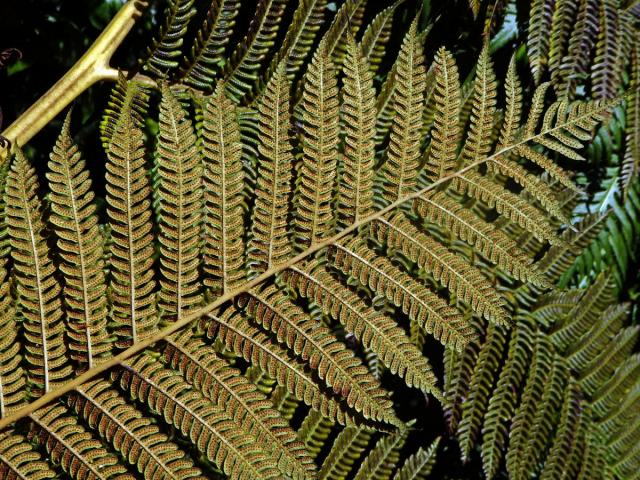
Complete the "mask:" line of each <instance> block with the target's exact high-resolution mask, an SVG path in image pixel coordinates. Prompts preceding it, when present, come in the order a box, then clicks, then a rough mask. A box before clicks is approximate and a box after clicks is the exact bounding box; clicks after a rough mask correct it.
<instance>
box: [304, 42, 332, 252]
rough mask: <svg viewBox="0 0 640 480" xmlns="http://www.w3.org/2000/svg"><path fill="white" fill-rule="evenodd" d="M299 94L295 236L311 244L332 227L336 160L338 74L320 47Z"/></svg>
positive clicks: (324, 235)
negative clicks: (299, 154) (299, 153)
mask: <svg viewBox="0 0 640 480" xmlns="http://www.w3.org/2000/svg"><path fill="white" fill-rule="evenodd" d="M303 89H304V90H303V94H302V104H301V106H302V112H303V113H302V121H303V124H304V127H305V128H304V131H303V133H302V138H301V143H302V152H303V155H302V161H301V164H300V167H299V171H298V177H297V185H296V192H295V195H294V205H295V214H294V236H295V237H296V240H297V242H298V243H299V244H301V245H302V246H309V245H314V244H316V243H318V242H320V241H322V240H323V239H324V238H326V237H328V236H330V235H331V233H332V232H333V230H334V228H335V217H334V206H333V205H332V202H333V197H334V189H335V184H336V169H337V164H338V162H337V157H338V140H339V139H338V134H339V125H338V122H339V111H340V110H339V106H338V81H337V73H336V71H335V68H334V67H333V65H332V63H331V60H330V58H329V56H328V55H327V53H326V51H325V49H324V47H323V45H321V46H320V48H319V49H318V50H316V53H315V55H314V57H313V60H312V61H311V64H310V65H309V68H308V69H307V73H306V75H305V78H304V85H303Z"/></svg>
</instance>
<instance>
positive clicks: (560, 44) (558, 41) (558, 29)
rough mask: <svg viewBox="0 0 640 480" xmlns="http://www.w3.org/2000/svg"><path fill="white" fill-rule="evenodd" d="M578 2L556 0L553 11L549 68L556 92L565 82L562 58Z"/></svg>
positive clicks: (565, 74) (565, 50)
mask: <svg viewBox="0 0 640 480" xmlns="http://www.w3.org/2000/svg"><path fill="white" fill-rule="evenodd" d="M579 3H580V2H576V1H573V0H556V4H555V8H554V11H553V18H552V19H551V33H550V37H549V70H550V71H551V81H552V82H553V84H554V86H556V92H562V91H563V87H564V86H566V84H567V80H568V79H567V72H566V69H565V68H564V65H563V60H564V58H565V55H566V54H567V47H568V42H569V37H570V35H571V32H572V29H573V28H574V22H575V21H576V13H577V11H578V7H579ZM584 54H585V53H584V52H583V55H584Z"/></svg>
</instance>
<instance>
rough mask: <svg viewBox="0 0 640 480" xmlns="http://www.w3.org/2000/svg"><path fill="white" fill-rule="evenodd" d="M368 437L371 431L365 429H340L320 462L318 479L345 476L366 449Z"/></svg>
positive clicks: (333, 478) (323, 479)
mask: <svg viewBox="0 0 640 480" xmlns="http://www.w3.org/2000/svg"><path fill="white" fill-rule="evenodd" d="M370 439H371V432H370V431H368V430H365V429H361V428H356V427H347V428H345V429H344V430H342V431H341V432H340V434H339V435H338V436H337V437H336V439H335V440H334V442H333V446H332V447H331V450H330V451H329V453H328V455H327V456H326V458H325V459H324V460H323V462H322V468H321V469H320V471H319V472H318V480H338V479H343V478H346V477H347V475H349V473H350V472H351V471H352V470H353V468H354V466H355V465H356V462H358V460H359V459H360V457H361V456H362V454H363V453H364V452H365V450H366V449H367V445H368V443H369V440H370Z"/></svg>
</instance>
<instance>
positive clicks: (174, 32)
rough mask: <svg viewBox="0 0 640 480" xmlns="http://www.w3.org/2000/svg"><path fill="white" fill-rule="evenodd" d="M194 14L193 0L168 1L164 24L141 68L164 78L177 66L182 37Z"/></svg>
mask: <svg viewBox="0 0 640 480" xmlns="http://www.w3.org/2000/svg"><path fill="white" fill-rule="evenodd" d="M195 14H196V9H195V8H194V0H169V1H168V4H167V7H166V11H165V17H164V18H165V22H164V24H163V25H162V28H161V29H160V32H158V35H157V37H156V38H155V39H154V40H153V43H152V44H151V46H150V47H149V48H148V49H147V56H146V59H145V60H144V61H143V62H141V65H142V68H143V69H144V70H146V71H148V72H150V73H152V74H153V75H155V76H158V77H166V76H167V74H168V73H169V72H170V71H172V70H175V69H176V68H177V67H178V65H179V58H180V56H181V55H182V52H181V49H182V45H183V43H184V36H185V34H186V32H187V28H188V26H189V23H190V21H191V18H192V17H193V16H194V15H195Z"/></svg>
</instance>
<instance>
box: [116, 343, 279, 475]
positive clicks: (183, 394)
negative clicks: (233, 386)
mask: <svg viewBox="0 0 640 480" xmlns="http://www.w3.org/2000/svg"><path fill="white" fill-rule="evenodd" d="M114 376H115V375H114ZM117 376H118V377H119V383H120V386H121V387H122V388H123V389H125V390H128V391H129V394H130V395H131V397H132V398H133V399H137V400H138V401H140V402H142V403H144V404H146V405H148V406H149V407H150V409H151V411H152V412H156V413H157V414H159V415H161V416H162V417H163V418H164V420H165V421H166V422H167V423H168V424H169V425H173V426H174V427H175V428H176V429H178V431H180V432H181V433H182V435H184V436H185V437H186V438H188V439H189V440H191V442H193V443H194V444H195V445H196V447H197V448H198V450H200V451H201V452H202V453H203V454H205V455H206V456H207V458H208V459H209V460H210V461H212V462H214V463H215V464H216V465H218V467H219V468H220V469H221V470H223V471H224V472H225V473H226V474H227V475H228V476H229V477H231V478H234V479H238V480H249V479H268V478H279V477H280V474H279V472H278V471H277V469H276V468H275V461H274V460H273V459H271V458H269V457H268V456H267V455H266V453H264V452H262V451H261V448H260V444H259V442H258V439H259V437H256V436H255V435H254V434H251V433H250V432H249V431H248V430H247V429H246V426H242V425H241V424H240V423H238V422H237V421H234V419H233V416H232V414H231V413H230V412H228V411H227V410H226V408H225V405H224V402H220V403H217V402H216V403H214V402H211V401H209V400H208V399H207V398H206V397H204V396H203V395H202V394H201V393H200V392H199V391H197V390H195V389H192V388H190V386H189V384H188V383H187V382H186V381H185V380H184V378H183V377H182V376H181V375H180V374H179V373H177V372H175V371H173V370H170V369H167V368H164V367H163V365H162V363H159V362H157V361H155V360H154V359H153V358H152V357H151V356H149V355H147V354H142V355H140V356H138V358H137V359H135V360H133V361H130V362H128V363H126V364H124V365H123V366H122V369H121V371H120V372H119V373H118V374H117ZM220 400H221V399H220Z"/></svg>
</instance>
